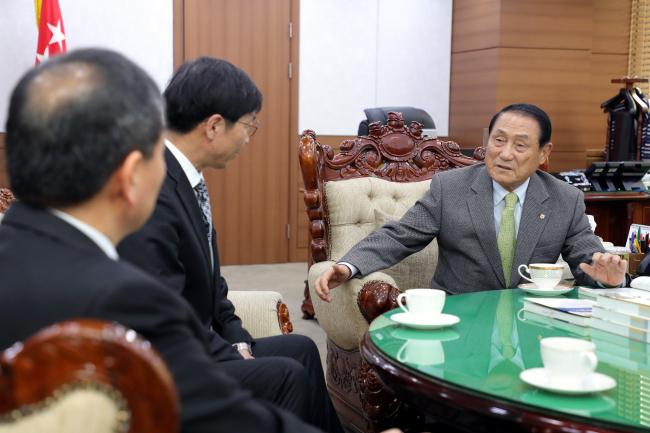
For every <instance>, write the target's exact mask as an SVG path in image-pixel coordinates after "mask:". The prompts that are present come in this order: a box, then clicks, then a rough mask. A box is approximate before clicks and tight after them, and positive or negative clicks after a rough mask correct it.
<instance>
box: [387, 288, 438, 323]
mask: <svg viewBox="0 0 650 433" xmlns="http://www.w3.org/2000/svg"><path fill="white" fill-rule="evenodd" d="M405 298H406V306H405V305H404V299H405ZM397 304H398V305H399V306H400V308H401V309H402V310H404V311H406V312H407V313H409V314H412V315H413V316H416V317H420V318H430V317H434V316H437V315H438V314H440V313H441V312H442V307H443V306H444V305H445V292H444V290H438V289H409V290H407V291H405V292H404V293H400V294H399V296H397ZM407 306H408V307H407Z"/></svg>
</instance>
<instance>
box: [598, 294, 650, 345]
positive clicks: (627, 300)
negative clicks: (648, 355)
mask: <svg viewBox="0 0 650 433" xmlns="http://www.w3.org/2000/svg"><path fill="white" fill-rule="evenodd" d="M591 326H592V327H594V328H596V329H600V330H602V331H606V332H610V333H613V334H617V335H621V336H623V337H628V338H632V339H634V340H639V341H643V342H645V343H650V292H647V291H645V290H637V289H626V291H621V289H616V290H611V291H604V292H602V293H599V294H598V296H597V298H596V305H595V306H594V309H593V317H592V320H591Z"/></svg>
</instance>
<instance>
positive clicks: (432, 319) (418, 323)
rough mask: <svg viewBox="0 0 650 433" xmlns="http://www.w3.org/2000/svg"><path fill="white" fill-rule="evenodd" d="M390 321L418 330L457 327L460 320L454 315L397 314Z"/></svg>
mask: <svg viewBox="0 0 650 433" xmlns="http://www.w3.org/2000/svg"><path fill="white" fill-rule="evenodd" d="M390 319H391V320H393V321H394V322H397V323H399V324H400V325H404V326H408V327H410V328H416V329H437V328H445V327H447V326H452V325H455V324H456V323H458V322H460V319H459V318H458V317H457V316H454V315H453V314H436V315H426V316H425V315H417V314H412V313H395V314H393V315H392V316H390Z"/></svg>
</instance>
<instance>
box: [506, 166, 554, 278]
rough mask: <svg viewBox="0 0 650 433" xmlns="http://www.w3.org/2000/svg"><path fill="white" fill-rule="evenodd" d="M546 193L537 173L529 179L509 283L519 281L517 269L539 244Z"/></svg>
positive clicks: (547, 211) (545, 213)
mask: <svg viewBox="0 0 650 433" xmlns="http://www.w3.org/2000/svg"><path fill="white" fill-rule="evenodd" d="M548 197H549V195H548V191H547V190H546V187H545V186H544V184H543V183H542V182H541V180H540V179H539V176H538V175H537V173H535V174H533V175H532V176H531V177H530V183H529V184H528V190H527V191H526V200H525V201H524V208H523V209H522V211H521V220H520V221H519V230H518V231H517V246H516V248H515V257H514V259H513V261H512V266H513V269H512V273H511V275H510V281H511V282H515V281H519V280H520V276H519V274H518V272H517V268H518V267H519V266H520V265H522V264H528V261H529V260H530V258H531V256H532V255H533V250H534V249H535V246H536V245H537V243H538V242H539V238H540V236H541V235H542V232H543V231H544V228H545V227H546V223H547V222H548V219H549V218H548V217H549V216H550V213H551V211H550V209H549V208H548V207H547V206H546V205H545V203H544V202H545V201H546V200H547V199H548Z"/></svg>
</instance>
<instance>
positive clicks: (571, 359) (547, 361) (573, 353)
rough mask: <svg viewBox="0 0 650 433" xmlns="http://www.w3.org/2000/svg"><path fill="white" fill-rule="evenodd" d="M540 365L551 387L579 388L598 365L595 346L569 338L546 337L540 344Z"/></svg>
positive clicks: (585, 341) (589, 342)
mask: <svg viewBox="0 0 650 433" xmlns="http://www.w3.org/2000/svg"><path fill="white" fill-rule="evenodd" d="M540 351H541V354H542V363H544V369H546V372H547V374H548V378H549V381H550V383H551V384H552V385H555V386H560V387H572V388H576V387H580V386H581V385H582V384H583V383H584V380H585V379H586V378H587V377H588V376H589V375H590V374H591V373H593V372H594V370H595V369H596V366H597V365H598V358H597V357H596V353H595V351H596V345H595V344H594V343H592V342H591V341H587V340H580V339H578V338H569V337H548V338H543V339H542V340H541V342H540Z"/></svg>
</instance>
